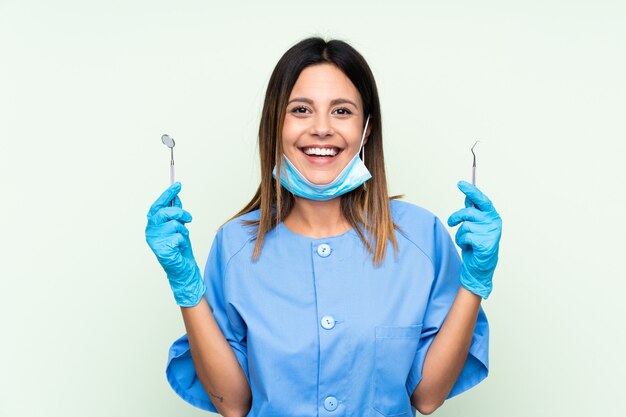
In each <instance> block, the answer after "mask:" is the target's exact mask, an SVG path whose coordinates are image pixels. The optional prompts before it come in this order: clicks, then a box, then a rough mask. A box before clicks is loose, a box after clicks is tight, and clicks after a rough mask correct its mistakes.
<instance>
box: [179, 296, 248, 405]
mask: <svg viewBox="0 0 626 417" xmlns="http://www.w3.org/2000/svg"><path fill="white" fill-rule="evenodd" d="M181 312H182V315H183V320H184V322H185V328H186V329H187V335H188V338H189V346H190V350H191V357H192V359H193V364H194V367H195V369H196V373H197V375H198V378H199V379H200V382H201V383H202V386H203V387H204V389H205V391H206V392H207V394H208V395H209V397H210V398H211V401H212V402H213V404H214V405H215V408H217V409H218V411H219V412H220V414H222V415H223V416H225V417H239V416H245V415H246V414H248V411H249V410H250V408H251V406H252V392H251V391H250V386H249V384H248V380H247V379H246V375H245V374H244V371H243V369H241V366H240V365H239V362H238V361H237V358H236V356H235V354H234V353H233V350H232V349H231V347H230V345H229V344H228V341H227V340H226V339H225V337H224V335H223V333H222V331H221V330H220V328H219V326H218V324H217V322H216V321H215V318H214V316H213V313H211V309H210V307H209V304H208V303H207V301H206V299H205V298H204V297H202V300H201V301H200V303H199V304H198V305H196V306H194V307H181Z"/></svg>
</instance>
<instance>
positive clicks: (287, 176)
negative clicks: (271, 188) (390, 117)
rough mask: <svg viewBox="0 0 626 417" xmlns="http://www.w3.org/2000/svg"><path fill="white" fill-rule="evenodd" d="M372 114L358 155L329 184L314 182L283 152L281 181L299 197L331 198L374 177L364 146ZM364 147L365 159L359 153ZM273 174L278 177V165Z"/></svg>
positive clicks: (364, 130)
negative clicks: (368, 166)
mask: <svg viewBox="0 0 626 417" xmlns="http://www.w3.org/2000/svg"><path fill="white" fill-rule="evenodd" d="M369 120H370V116H367V120H366V121H365V127H364V128H363V134H362V135H361V144H360V145H359V150H358V151H357V153H356V155H354V157H353V158H352V159H351V160H350V162H348V165H346V166H345V168H344V169H343V170H341V172H340V173H339V175H337V177H336V178H335V179H334V180H332V181H331V182H329V183H328V184H313V183H312V182H310V181H309V180H307V179H306V177H305V176H304V175H302V173H301V172H300V171H298V169H297V168H296V167H295V166H294V165H293V164H292V163H291V161H290V160H289V159H288V158H287V156H286V155H285V154H283V163H282V166H281V170H280V183H281V184H282V186H283V187H285V188H287V189H288V190H289V191H291V192H292V193H293V194H295V195H297V196H298V197H302V198H307V199H309V200H318V201H323V200H330V199H332V198H335V197H339V196H340V195H342V194H345V193H347V192H348V191H352V190H354V189H355V188H357V187H358V186H360V185H361V184H363V183H364V182H365V181H367V180H369V179H370V178H372V174H370V172H369V170H368V169H367V167H366V166H365V163H364V162H363V160H364V159H365V148H363V140H364V139H365V132H366V131H367V125H368V123H369ZM361 148H363V159H361V158H359V153H360V152H361ZM272 175H273V176H274V178H276V165H274V170H273V171H272Z"/></svg>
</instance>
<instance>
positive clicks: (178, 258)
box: [146, 181, 206, 307]
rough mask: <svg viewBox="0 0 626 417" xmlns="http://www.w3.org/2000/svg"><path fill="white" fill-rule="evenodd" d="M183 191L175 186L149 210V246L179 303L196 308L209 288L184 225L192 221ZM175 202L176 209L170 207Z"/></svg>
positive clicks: (147, 230) (147, 233)
mask: <svg viewBox="0 0 626 417" xmlns="http://www.w3.org/2000/svg"><path fill="white" fill-rule="evenodd" d="M180 188H181V184H180V182H178V181H177V182H175V183H174V184H172V185H171V186H170V187H169V188H168V189H167V190H165V191H164V192H163V194H161V196H160V197H159V198H158V199H157V200H156V201H155V202H154V204H152V207H150V211H149V212H148V225H147V226H146V242H148V245H149V246H150V249H152V252H154V254H155V255H156V257H157V259H158V261H159V263H160V264H161V266H162V267H163V269H164V270H165V273H166V274H167V278H168V280H169V282H170V287H171V288H172V292H173V293H174V299H175V300H176V303H177V304H178V305H179V306H181V307H193V306H195V305H196V304H198V303H199V302H200V300H201V299H202V296H203V295H204V293H205V291H206V286H205V285H204V280H203V279H202V275H201V274H200V269H199V268H198V264H197V263H196V260H195V259H194V257H193V251H192V249H191V241H190V240H189V231H188V230H187V228H186V227H185V225H184V224H185V223H189V222H190V221H191V214H190V213H189V212H188V211H185V210H183V205H182V203H181V201H180V198H179V197H178V192H179V191H180ZM172 199H174V207H169V204H170V201H171V200H172Z"/></svg>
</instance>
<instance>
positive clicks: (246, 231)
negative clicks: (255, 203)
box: [215, 209, 261, 260]
mask: <svg viewBox="0 0 626 417" xmlns="http://www.w3.org/2000/svg"><path fill="white" fill-rule="evenodd" d="M260 212H261V211H260V209H257V210H253V211H251V212H249V213H246V214H242V215H241V216H238V217H235V218H233V219H230V220H229V221H228V222H226V223H225V224H224V225H222V226H221V227H220V228H219V229H218V230H217V234H216V236H215V244H217V245H218V246H219V249H220V251H221V253H222V258H223V259H226V260H228V259H230V258H232V257H233V256H235V255H236V254H237V253H239V252H240V251H241V250H242V249H243V248H244V247H245V246H246V245H247V244H249V243H252V244H254V243H253V241H254V239H255V237H256V227H255V226H248V225H246V224H245V222H246V221H247V220H259V218H260Z"/></svg>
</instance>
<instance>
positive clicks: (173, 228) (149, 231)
mask: <svg viewBox="0 0 626 417" xmlns="http://www.w3.org/2000/svg"><path fill="white" fill-rule="evenodd" d="M175 233H180V234H182V235H183V236H189V230H187V228H186V227H185V225H184V224H182V223H181V222H179V221H178V220H170V221H167V222H165V223H161V224H157V225H148V226H147V227H146V237H147V238H160V237H163V238H164V237H167V236H169V235H173V234H175Z"/></svg>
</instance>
